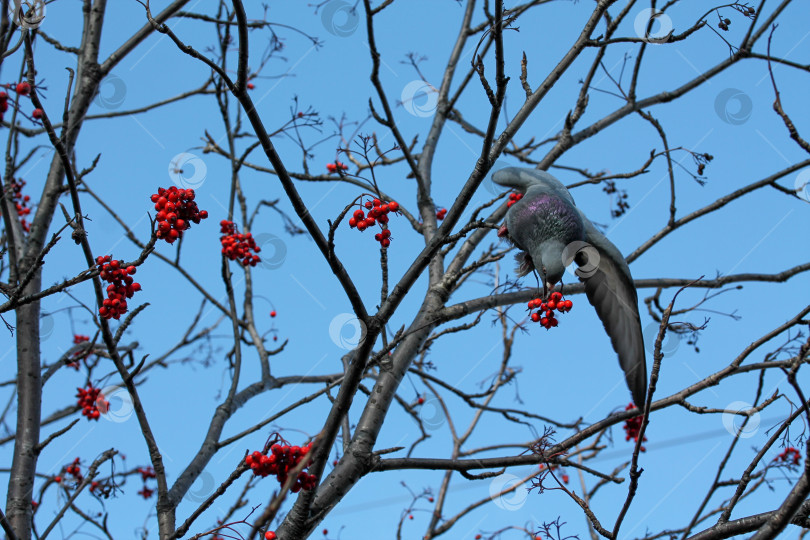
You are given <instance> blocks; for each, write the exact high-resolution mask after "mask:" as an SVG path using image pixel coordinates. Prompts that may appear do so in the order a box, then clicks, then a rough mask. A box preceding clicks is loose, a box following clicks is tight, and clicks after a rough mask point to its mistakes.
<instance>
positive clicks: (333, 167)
mask: <svg viewBox="0 0 810 540" xmlns="http://www.w3.org/2000/svg"><path fill="white" fill-rule="evenodd" d="M298 116H299V117H300V116H303V115H302V114H301V113H298ZM348 168H349V167H348V166H347V165H346V164H345V163H341V162H340V161H335V162H334V163H327V164H326V170H327V171H329V172H330V174H334V173H336V172H337V171H338V170H341V171H345V170H347V169H348Z"/></svg>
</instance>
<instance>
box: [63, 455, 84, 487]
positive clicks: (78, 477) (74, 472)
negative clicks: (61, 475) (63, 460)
mask: <svg viewBox="0 0 810 540" xmlns="http://www.w3.org/2000/svg"><path fill="white" fill-rule="evenodd" d="M65 473H67V474H69V475H71V476H73V479H74V480H75V481H77V482H81V481H82V479H83V478H84V476H83V475H82V469H81V467H79V458H76V459H74V460H73V463H71V464H70V465H68V466H67V467H65Z"/></svg>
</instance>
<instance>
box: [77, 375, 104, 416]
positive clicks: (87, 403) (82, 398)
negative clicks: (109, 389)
mask: <svg viewBox="0 0 810 540" xmlns="http://www.w3.org/2000/svg"><path fill="white" fill-rule="evenodd" d="M77 390H78V391H79V393H78V394H76V397H77V398H79V407H81V408H82V414H83V415H84V416H86V417H87V418H89V419H90V420H98V417H99V416H101V413H106V412H107V411H108V410H109V409H110V402H109V401H107V400H106V399H104V394H102V393H101V389H99V388H94V387H93V385H92V384H90V383H88V384H87V388H77Z"/></svg>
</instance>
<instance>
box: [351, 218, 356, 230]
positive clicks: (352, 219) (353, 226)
mask: <svg viewBox="0 0 810 540" xmlns="http://www.w3.org/2000/svg"><path fill="white" fill-rule="evenodd" d="M356 226H357V220H356V219H354V218H349V227H351V228H352V229H354V228H355V227H356Z"/></svg>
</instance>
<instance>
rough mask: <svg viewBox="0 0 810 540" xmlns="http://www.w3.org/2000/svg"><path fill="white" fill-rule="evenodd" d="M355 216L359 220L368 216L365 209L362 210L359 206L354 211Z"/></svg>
mask: <svg viewBox="0 0 810 540" xmlns="http://www.w3.org/2000/svg"><path fill="white" fill-rule="evenodd" d="M353 216H354V217H355V218H356V219H358V220H360V219H363V218H364V217H366V215H365V214H364V213H363V211H362V210H360V209H359V208H358V209H357V210H355V211H354V214H353Z"/></svg>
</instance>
